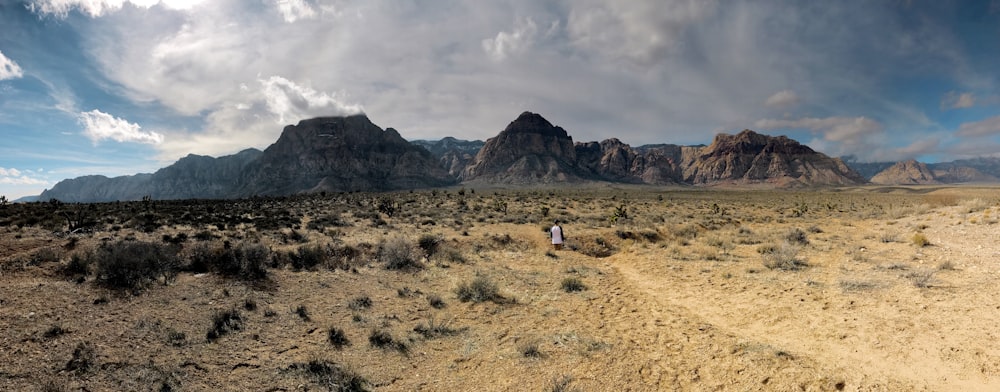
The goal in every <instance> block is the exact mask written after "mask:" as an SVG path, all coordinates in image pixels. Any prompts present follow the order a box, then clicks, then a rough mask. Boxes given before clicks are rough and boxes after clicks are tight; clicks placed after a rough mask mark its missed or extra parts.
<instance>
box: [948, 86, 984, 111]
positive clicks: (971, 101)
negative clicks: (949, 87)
mask: <svg viewBox="0 0 1000 392" xmlns="http://www.w3.org/2000/svg"><path fill="white" fill-rule="evenodd" d="M975 105H976V96H975V95H973V94H972V93H956V92H954V91H949V92H948V93H947V94H945V95H944V97H942V98H941V109H942V110H945V109H964V108H971V107H973V106H975Z"/></svg>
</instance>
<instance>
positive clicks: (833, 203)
mask: <svg viewBox="0 0 1000 392" xmlns="http://www.w3.org/2000/svg"><path fill="white" fill-rule="evenodd" d="M997 190H998V189H996V188H989V187H972V186H964V187H863V188H844V189H826V190H816V191H768V190H722V189H715V190H692V189H659V188H651V187H636V188H631V187H591V188H586V189H556V190H516V189H515V190H481V189H470V190H468V191H466V190H465V189H461V190H459V189H450V190H447V191H433V192H432V191H417V192H410V193H395V194H386V195H371V194H368V195H365V194H341V195H316V196H309V197H296V198H286V199H268V200H266V201H260V200H258V201H255V202H253V203H249V204H247V203H245V202H231V203H230V202H225V203H223V202H215V203H214V204H212V205H210V206H208V207H204V208H203V207H199V206H196V204H198V203H203V202H190V203H192V204H191V205H189V206H186V205H184V204H183V202H173V203H167V202H157V201H153V202H146V203H142V202H136V203H113V204H102V205H97V206H89V205H88V206H81V205H70V204H65V205H63V204H54V203H36V204H34V205H7V206H0V217H2V218H3V221H2V222H0V223H5V225H4V226H0V330H2V331H4V333H3V334H2V335H0V390H12V391H13V390H44V391H69V390H89V391H98V390H158V391H161V390H191V391H199V390H262V391H292V390H295V391H298V390H341V389H343V390H350V387H351V386H352V385H353V386H357V387H362V388H363V389H368V390H376V391H413V390H426V391H442V390H449V391H450V390H484V391H520V390H545V391H609V390H622V391H654V390H737V391H745V390H782V391H785V390H807V391H809V390H817V391H820V390H845V391H913V390H928V391H940V390H962V391H975V390H982V391H994V390H1000V345H998V344H997V342H998V341H1000V339H998V336H997V333H998V329H997V326H998V325H1000V265H998V263H1000V257H998V256H1000V245H997V243H996V241H995V240H996V238H997V231H998V230H1000V226H998V225H997V222H998V218H1000V194H998V193H997ZM240 203H243V204H240ZM223 211H225V212H223ZM276 211H277V212H276ZM616 213H617V216H616ZM390 214H391V216H390ZM29 215H30V216H32V217H34V218H30V219H27V218H23V217H24V216H29ZM89 215H93V216H89ZM88 216H89V217H88ZM182 217H183V218H182ZM219 217H226V219H231V220H230V222H229V223H227V224H220V223H215V222H212V219H222V218H219ZM557 218H558V219H560V220H562V221H563V222H564V223H563V227H564V228H565V230H566V232H567V234H568V238H569V239H568V241H567V248H566V249H563V250H560V251H553V250H551V247H550V245H548V243H547V241H548V238H547V233H546V230H545V228H547V227H548V226H550V225H551V224H552V220H553V219H557ZM81 222H85V223H87V224H82V223H81ZM71 225H75V226H82V227H84V228H85V229H84V230H77V231H76V232H75V233H69V232H68V231H69V229H70V226H71ZM179 234H184V235H185V236H186V237H185V238H179V237H178V235H179ZM432 240H433V241H432ZM128 242H143V243H151V244H160V245H161V246H162V247H163V248H164V249H168V247H167V245H166V244H167V243H174V244H176V245H171V246H170V247H169V249H170V251H171V252H176V254H177V255H178V257H179V260H180V264H179V265H178V266H176V268H177V269H178V270H179V271H180V272H179V273H177V275H176V276H175V277H167V278H164V277H153V278H152V279H151V280H150V281H149V282H147V284H145V285H142V286H141V287H138V288H135V289H127V290H123V289H121V288H117V287H110V286H109V284H107V282H106V281H103V280H102V275H101V273H100V272H99V264H100V262H101V261H100V260H96V258H99V257H98V256H95V255H100V254H101V253H99V252H97V250H99V249H100V248H101V247H102V246H104V247H109V246H114V245H115V244H122V243H128ZM242 243H255V244H262V245H264V246H265V248H264V249H266V250H267V252H268V256H269V258H268V260H269V261H268V267H267V270H266V273H267V276H266V277H264V278H259V277H258V278H253V279H248V278H247V277H246V276H240V275H238V274H237V275H235V276H234V275H233V274H229V275H226V274H224V273H219V272H217V271H215V270H214V269H212V268H209V269H208V271H207V272H204V271H201V272H198V271H199V270H197V268H194V267H192V266H191V265H190V264H191V263H192V261H191V260H194V257H195V256H192V255H193V254H196V253H197V250H198V249H200V250H201V251H210V252H209V253H211V252H215V253H211V254H220V253H219V252H224V251H223V249H229V248H230V247H233V246H238V244H242ZM430 243H433V244H431V245H430V246H428V244H430ZM102 244H104V245H102ZM399 244H404V245H403V246H402V248H401V249H396V251H397V253H391V252H387V251H386V250H387V249H388V250H392V249H393V246H395V245H399ZM420 245H424V247H421V246H420ZM308 249H320V250H322V252H321V253H322V254H321V255H320V256H319V257H320V262H318V263H316V264H315V265H307V266H302V265H298V264H295V262H294V261H291V260H298V259H296V256H295V255H296V254H299V255H302V254H304V253H303V252H305V250H308ZM398 251H402V256H400V255H399V253H398ZM296 252H298V253H296ZM428 253H431V254H430V256H429V257H427V254H428ZM391 257H404V258H407V257H409V258H412V260H408V261H410V262H411V263H410V264H408V265H410V267H409V268H402V269H387V268H386V266H387V265H388V263H389V261H387V260H389V258H391ZM300 258H301V257H300ZM81 259H82V260H90V261H91V264H88V265H87V267H86V268H85V270H84V271H82V272H81V271H79V270H73V269H72V268H69V267H68V266H70V265H71V264H73V263H76V262H79V260H81ZM74 271H75V272H74ZM491 285H495V288H496V294H497V295H496V296H490V295H485V296H482V295H481V296H479V297H478V298H477V297H476V296H475V295H473V297H472V298H471V299H469V298H463V297H464V296H463V295H462V294H463V293H464V294H468V293H469V292H470V290H471V292H472V293H473V294H484V293H485V294H493V292H492V291H491V290H489V289H490V288H491V287H492V286H491ZM581 286H582V287H581ZM484 287H485V289H484ZM463 290H464V291H463ZM462 299H466V300H467V301H464V302H463V300H462ZM226 312H228V313H226ZM226 316H228V318H227V317H226ZM219 320H221V321H222V322H223V324H224V325H223V326H221V327H220V326H219V325H218V324H214V321H219ZM227 320H228V324H227V323H226V322H227ZM213 331H214V332H215V333H216V335H218V336H209V335H210V332H213ZM331 335H336V338H335V339H331ZM334 342H336V343H339V345H335V344H334ZM351 382H354V384H351ZM338 388H340V389H338Z"/></svg>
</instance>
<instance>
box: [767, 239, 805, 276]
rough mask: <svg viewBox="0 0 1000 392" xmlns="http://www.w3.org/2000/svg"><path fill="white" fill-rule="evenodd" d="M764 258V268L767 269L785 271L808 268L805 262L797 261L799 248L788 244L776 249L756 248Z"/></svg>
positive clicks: (784, 243)
mask: <svg viewBox="0 0 1000 392" xmlns="http://www.w3.org/2000/svg"><path fill="white" fill-rule="evenodd" d="M758 252H761V254H762V255H763V258H764V266H765V267H767V268H769V269H780V270H785V271H795V270H800V269H802V268H805V267H807V266H809V264H806V262H804V261H802V260H799V259H798V255H799V247H798V246H795V245H792V244H790V243H788V242H783V243H781V244H780V245H778V246H776V247H762V248H758Z"/></svg>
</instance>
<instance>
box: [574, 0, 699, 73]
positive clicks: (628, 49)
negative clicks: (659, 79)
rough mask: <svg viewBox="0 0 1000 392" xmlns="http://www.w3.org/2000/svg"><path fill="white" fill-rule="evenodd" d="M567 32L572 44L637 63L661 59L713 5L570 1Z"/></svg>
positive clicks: (665, 0)
mask: <svg viewBox="0 0 1000 392" xmlns="http://www.w3.org/2000/svg"><path fill="white" fill-rule="evenodd" d="M572 4H573V8H572V9H571V10H570V13H569V17H568V21H567V26H566V27H567V31H568V33H569V36H570V38H571V40H572V42H573V44H574V45H575V46H577V47H578V48H581V49H584V50H587V51H591V52H593V53H596V54H600V55H602V56H606V57H610V58H614V59H625V60H629V61H632V62H635V63H638V64H651V63H655V62H657V61H659V60H662V58H663V57H664V56H666V54H667V53H668V52H669V51H670V50H671V49H673V48H674V47H676V46H677V44H678V43H679V42H681V41H682V40H683V34H684V32H685V30H686V29H687V28H688V27H689V26H691V25H692V24H695V23H697V22H699V21H701V20H702V19H704V18H706V17H707V16H709V15H711V14H712V13H713V11H714V10H715V8H716V2H715V1H710V0H662V1H645V2H640V1H603V0H589V1H574V2H573V3H572Z"/></svg>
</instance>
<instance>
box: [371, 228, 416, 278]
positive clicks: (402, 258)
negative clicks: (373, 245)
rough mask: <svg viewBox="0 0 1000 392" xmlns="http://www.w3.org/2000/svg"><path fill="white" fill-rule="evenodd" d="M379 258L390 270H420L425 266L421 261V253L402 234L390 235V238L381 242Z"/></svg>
mask: <svg viewBox="0 0 1000 392" xmlns="http://www.w3.org/2000/svg"><path fill="white" fill-rule="evenodd" d="M378 259H379V261H381V262H382V263H383V264H384V265H385V268H386V269H390V270H418V269H422V268H424V264H423V263H421V262H420V253H419V252H417V251H416V250H415V249H414V247H413V244H411V243H410V241H408V240H407V239H406V237H403V236H401V235H396V236H393V237H389V239H388V240H385V241H383V242H382V243H381V244H379V248H378Z"/></svg>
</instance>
